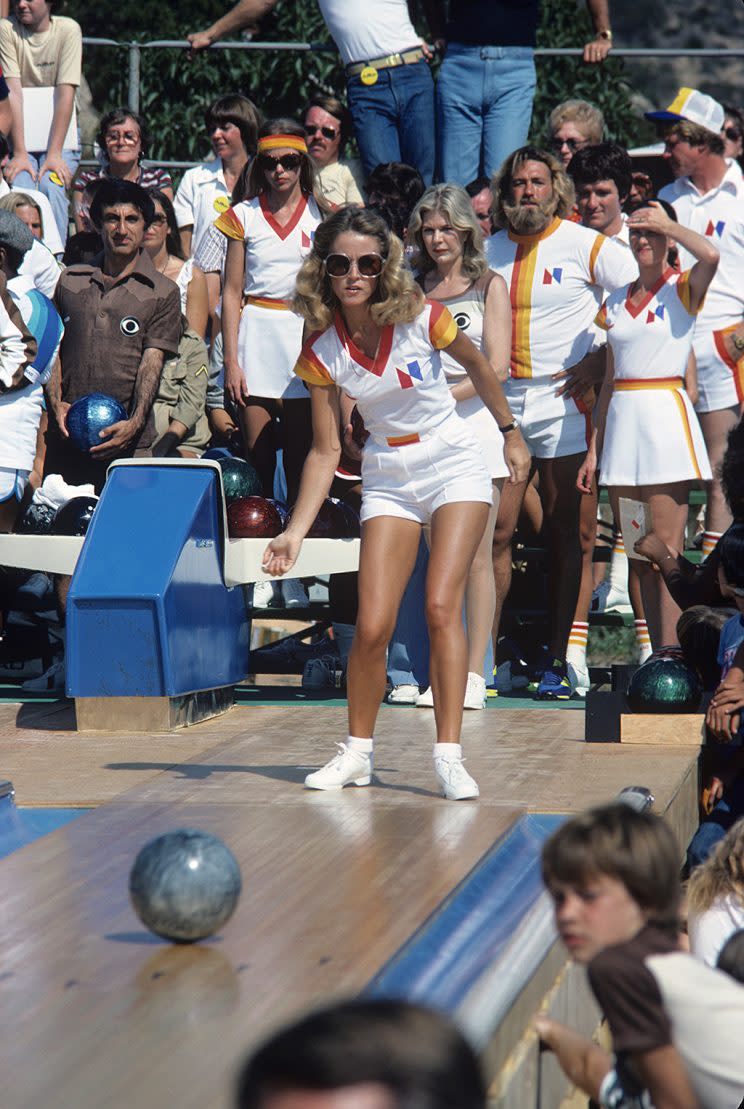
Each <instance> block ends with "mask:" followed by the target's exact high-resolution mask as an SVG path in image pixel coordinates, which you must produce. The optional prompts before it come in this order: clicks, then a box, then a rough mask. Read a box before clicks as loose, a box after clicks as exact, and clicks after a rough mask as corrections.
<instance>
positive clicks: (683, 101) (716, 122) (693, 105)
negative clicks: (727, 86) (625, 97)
mask: <svg viewBox="0 0 744 1109" xmlns="http://www.w3.org/2000/svg"><path fill="white" fill-rule="evenodd" d="M645 116H646V119H651V120H653V121H654V122H655V123H677V122H679V120H682V119H686V120H687V121H688V123H697V125H698V126H699V127H705V129H706V130H707V131H714V132H715V133H716V134H718V132H719V131H720V130H721V128H722V127H723V120H724V117H725V112H724V110H723V105H722V104H719V103H718V101H717V100H714V99H713V97H712V96H708V95H707V93H704V92H699V91H698V89H680V90H679V91H678V93H677V95H676V96H675V98H674V100H673V101H672V102H671V104H670V105H669V107H668V108H664V109H663V110H662V111H659V112H646V113H645Z"/></svg>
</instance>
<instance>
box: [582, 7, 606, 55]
mask: <svg viewBox="0 0 744 1109" xmlns="http://www.w3.org/2000/svg"><path fill="white" fill-rule="evenodd" d="M586 6H587V10H588V12H589V17H590V19H591V21H592V27H593V28H594V38H593V39H592V40H591V42H588V43H587V44H586V46H585V47H584V61H585V62H592V63H595V62H603V61H604V60H605V58H606V57H607V55H608V54H609V52H610V50H611V49H612V39H609V38H603V37H602V34H601V32H602V31H605V32H606V31H609V30H610V4H609V0H586Z"/></svg>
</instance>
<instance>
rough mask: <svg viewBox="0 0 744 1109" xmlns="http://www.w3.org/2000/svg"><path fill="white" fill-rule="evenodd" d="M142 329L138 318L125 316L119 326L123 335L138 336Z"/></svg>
mask: <svg viewBox="0 0 744 1109" xmlns="http://www.w3.org/2000/svg"><path fill="white" fill-rule="evenodd" d="M139 329H140V322H139V320H138V319H137V317H136V316H125V317H124V319H123V320H122V321H121V323H120V324H119V331H121V333H122V335H136V334H137V332H138V331H139Z"/></svg>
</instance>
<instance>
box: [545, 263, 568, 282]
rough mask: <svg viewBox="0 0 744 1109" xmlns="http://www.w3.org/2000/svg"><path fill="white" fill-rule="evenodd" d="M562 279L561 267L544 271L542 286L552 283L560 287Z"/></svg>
mask: <svg viewBox="0 0 744 1109" xmlns="http://www.w3.org/2000/svg"><path fill="white" fill-rule="evenodd" d="M562 277H563V267H562V266H554V267H553V269H552V270H545V273H544V274H543V285H552V284H553V282H554V281H555V283H556V284H557V285H560V283H561V278H562Z"/></svg>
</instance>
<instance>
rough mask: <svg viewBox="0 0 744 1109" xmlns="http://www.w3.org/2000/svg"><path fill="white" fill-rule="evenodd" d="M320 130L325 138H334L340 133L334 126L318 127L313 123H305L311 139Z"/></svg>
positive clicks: (307, 133) (306, 131) (306, 132)
mask: <svg viewBox="0 0 744 1109" xmlns="http://www.w3.org/2000/svg"><path fill="white" fill-rule="evenodd" d="M318 131H320V133H321V135H322V136H323V138H324V139H331V140H333V139H335V137H336V135H337V134H338V131H336V130H335V128H333V127H317V126H314V125H313V124H312V123H306V124H305V134H306V135H307V137H308V138H309V139H311V138H312V137H313V135H315V134H316V133H317V132H318Z"/></svg>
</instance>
